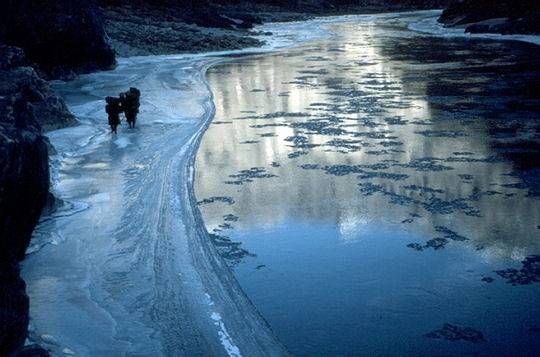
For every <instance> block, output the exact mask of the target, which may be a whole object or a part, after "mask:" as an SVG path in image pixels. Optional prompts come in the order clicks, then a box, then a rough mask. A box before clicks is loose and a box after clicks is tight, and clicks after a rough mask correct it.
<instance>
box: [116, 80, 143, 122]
mask: <svg viewBox="0 0 540 357" xmlns="http://www.w3.org/2000/svg"><path fill="white" fill-rule="evenodd" d="M140 98H141V91H140V90H138V89H137V88H134V87H131V88H129V90H128V91H127V92H124V93H120V102H121V103H122V110H123V111H124V114H125V115H126V119H127V122H128V124H129V127H130V128H135V121H136V120H137V113H139V106H140V105H141V104H140V101H139V99H140Z"/></svg>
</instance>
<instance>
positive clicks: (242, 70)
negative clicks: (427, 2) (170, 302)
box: [196, 13, 540, 356]
mask: <svg viewBox="0 0 540 357" xmlns="http://www.w3.org/2000/svg"><path fill="white" fill-rule="evenodd" d="M426 19H427V20H426ZM432 19H433V16H426V15H425V13H423V14H420V15H419V14H412V15H411V14H405V15H383V16H375V17H372V18H370V19H366V18H360V21H359V19H351V21H350V22H349V21H343V22H342V23H339V24H330V25H329V27H328V29H329V30H330V31H331V33H332V34H333V35H332V36H331V37H330V38H326V39H323V40H318V41H313V42H310V43H308V44H305V45H303V46H299V47H295V48H291V49H288V50H283V51H280V52H278V53H275V54H266V55H262V56H252V57H248V58H243V59H241V60H236V61H233V62H231V63H225V64H221V65H218V66H215V67H213V68H212V69H210V70H209V72H208V75H207V77H208V81H209V84H210V88H211V89H212V92H213V93H214V97H215V104H216V115H215V118H214V121H213V123H212V124H211V126H210V128H209V129H208V131H207V132H206V133H205V135H204V138H203V140H202V144H201V147H200V149H199V151H198V155H197V160H196V195H197V198H198V199H199V201H200V208H201V211H202V213H203V218H204V221H205V223H206V226H207V228H208V231H209V232H211V233H213V234H214V235H213V236H212V237H213V239H214V241H215V242H216V244H217V245H218V247H219V249H220V251H221V252H222V255H223V256H224V257H226V258H227V259H228V261H229V264H230V265H232V266H234V272H235V276H236V277H237V278H238V281H239V283H240V285H241V286H242V288H243V289H244V291H245V292H246V293H247V295H248V296H249V297H250V298H251V300H252V301H253V302H254V304H255V305H256V307H257V308H258V309H259V311H260V312H261V313H262V315H263V317H265V318H266V319H267V321H268V322H269V323H270V325H271V327H272V328H273V330H274V332H275V333H276V334H277V335H278V337H279V339H280V340H281V341H282V342H283V343H284V344H285V345H286V347H287V348H288V349H289V350H290V351H291V352H292V353H293V354H295V355H305V356H315V355H339V356H351V355H358V354H360V355H369V356H386V355H395V356H400V355H438V356H439V355H463V354H477V353H478V354H480V355H490V356H492V355H527V354H534V353H533V351H536V353H538V352H539V351H540V338H539V337H540V335H539V334H538V333H539V332H538V331H539V330H540V329H539V327H540V308H539V306H538V303H539V302H540V289H539V288H540V286H539V285H540V284H535V283H537V282H539V281H540V275H539V274H540V258H539V257H538V256H534V255H535V254H538V253H540V200H539V197H540V169H539V167H540V137H539V133H540V97H539V95H540V92H539V91H538V89H539V87H538V84H539V80H540V62H539V58H540V47H538V46H535V45H531V44H526V43H519V42H504V41H489V40H487V39H482V38H478V39H466V38H463V37H462V38H460V37H448V38H444V39H441V38H437V37H427V36H424V35H421V34H419V33H416V32H413V31H411V30H409V29H408V28H409V27H412V28H417V27H420V28H421V24H422V23H424V24H425V23H431V21H432ZM410 24H413V25H412V26H410ZM418 24H420V25H418ZM528 257H529V258H528ZM512 269H515V270H512Z"/></svg>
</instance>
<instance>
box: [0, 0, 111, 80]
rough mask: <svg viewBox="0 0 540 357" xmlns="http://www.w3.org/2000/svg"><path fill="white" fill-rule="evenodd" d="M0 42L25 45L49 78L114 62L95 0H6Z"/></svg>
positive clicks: (0, 14) (0, 16)
mask: <svg viewBox="0 0 540 357" xmlns="http://www.w3.org/2000/svg"><path fill="white" fill-rule="evenodd" d="M0 42H4V43H6V44H8V45H12V46H17V47H20V48H22V49H23V50H24V51H25V53H26V55H27V57H28V60H29V61H30V62H32V63H34V64H36V65H37V68H38V69H39V71H40V72H42V73H43V74H45V75H46V76H48V77H50V78H69V77H71V76H73V75H74V74H76V73H82V72H90V71H94V70H98V69H107V68H110V67H111V66H113V65H114V63H115V56H114V51H113V50H112V48H111V47H110V46H109V44H108V41H107V37H106V35H105V31H104V29H103V20H102V17H101V13H100V11H99V8H98V7H97V5H96V4H95V2H94V1H92V0H48V1H36V0H4V1H3V2H2V5H1V9H0Z"/></svg>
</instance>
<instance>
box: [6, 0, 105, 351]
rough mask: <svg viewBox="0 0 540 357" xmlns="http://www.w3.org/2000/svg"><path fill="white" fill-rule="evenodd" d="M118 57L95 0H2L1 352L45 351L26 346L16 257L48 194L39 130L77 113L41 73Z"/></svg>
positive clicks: (100, 65)
mask: <svg viewBox="0 0 540 357" xmlns="http://www.w3.org/2000/svg"><path fill="white" fill-rule="evenodd" d="M15 46H16V47H15ZM25 54H26V55H25ZM114 63H115V56H114V52H113V50H112V48H111V47H110V46H109V44H108V41H107V38H106V36H105V32H104V29H103V23H102V20H101V16H100V13H99V9H98V8H97V6H96V5H95V3H94V2H93V1H87V0H49V1H36V0H5V1H4V2H2V5H0V356H11V355H15V356H17V355H21V356H42V355H47V352H46V351H44V350H42V349H40V348H39V347H34V348H28V347H26V348H25V347H23V345H24V341H25V339H26V335H27V328H28V321H29V318H28V308H29V301H28V297H27V295H26V292H25V288H26V287H25V283H24V281H23V280H22V279H21V278H20V275H19V262H20V261H21V260H22V259H23V258H24V256H25V251H26V248H27V247H28V245H29V243H30V239H31V236H32V231H33V230H34V227H35V226H36V224H37V222H38V220H39V217H40V214H41V211H42V209H43V207H44V206H45V203H46V201H47V198H48V196H49V166H48V165H49V164H48V147H49V144H48V141H47V139H46V137H45V136H44V135H43V134H42V130H52V129H57V128H61V127H65V126H69V125H73V124H74V123H75V118H74V117H73V115H72V114H71V113H70V112H69V110H68V108H67V107H66V105H65V104H64V102H63V101H62V99H61V98H59V97H58V96H56V95H55V94H54V93H53V91H52V90H51V89H50V87H49V85H48V83H47V82H46V81H45V80H43V79H42V76H45V77H46V78H64V79H65V78H70V77H72V76H73V75H75V74H77V73H82V72H88V71H93V70H98V69H106V68H110V67H111V66H113V65H114Z"/></svg>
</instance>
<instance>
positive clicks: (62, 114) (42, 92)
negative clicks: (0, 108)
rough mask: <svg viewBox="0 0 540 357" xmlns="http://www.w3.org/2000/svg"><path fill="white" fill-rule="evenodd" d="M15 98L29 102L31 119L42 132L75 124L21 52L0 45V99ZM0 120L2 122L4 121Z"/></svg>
mask: <svg viewBox="0 0 540 357" xmlns="http://www.w3.org/2000/svg"><path fill="white" fill-rule="evenodd" d="M16 94H19V95H20V96H22V97H23V98H25V99H26V100H27V101H28V103H29V110H30V111H31V112H32V113H31V114H32V116H33V118H34V119H35V120H36V121H37V123H38V124H39V125H40V126H41V128H42V129H43V130H53V129H58V128H62V127H66V126H70V125H74V124H75V123H76V121H75V118H74V116H73V115H72V114H71V113H70V112H69V110H68V108H67V107H66V105H65V103H64V101H63V100H62V99H60V98H59V97H58V96H56V95H55V94H54V93H53V91H52V90H51V89H50V87H49V85H48V83H47V82H46V81H44V80H43V79H41V78H40V77H39V76H38V75H37V73H36V72H35V71H34V69H32V67H29V66H28V62H27V60H26V58H25V56H24V52H23V51H22V50H21V49H20V48H17V47H12V46H3V45H0V97H5V98H8V97H11V100H12V99H13V98H14V96H15V95H16ZM9 101H10V100H8V99H4V100H3V104H4V105H7V104H9ZM4 110H6V108H4ZM0 120H1V121H2V122H5V121H6V120H7V119H6V118H2V119H0Z"/></svg>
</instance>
